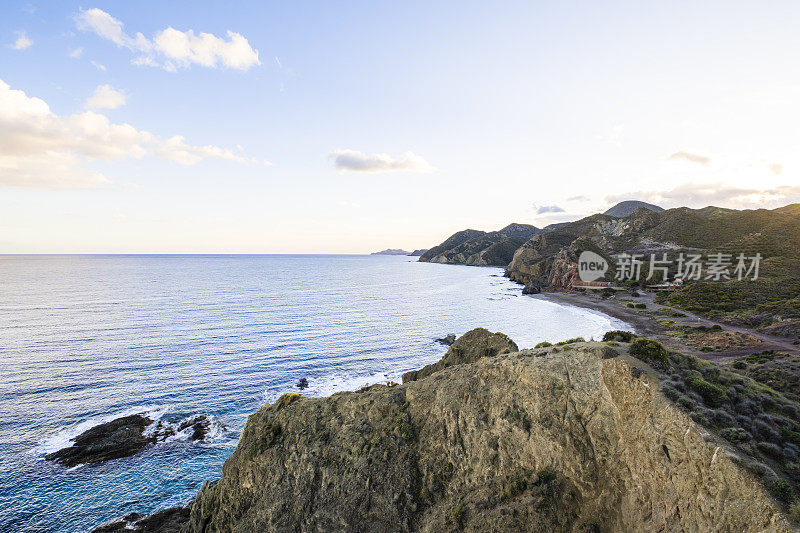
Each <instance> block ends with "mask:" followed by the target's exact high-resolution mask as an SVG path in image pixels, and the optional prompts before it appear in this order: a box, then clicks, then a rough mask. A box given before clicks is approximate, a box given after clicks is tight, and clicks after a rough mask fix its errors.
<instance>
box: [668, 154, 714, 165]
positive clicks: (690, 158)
mask: <svg viewBox="0 0 800 533" xmlns="http://www.w3.org/2000/svg"><path fill="white" fill-rule="evenodd" d="M667 159H668V160H669V161H683V162H685V163H694V164H696V165H703V166H704V167H707V166H708V165H710V164H711V158H710V157H708V156H704V155H700V154H693V153H692V152H685V151H680V152H675V153H674V154H671V155H670V156H669V157H668V158H667Z"/></svg>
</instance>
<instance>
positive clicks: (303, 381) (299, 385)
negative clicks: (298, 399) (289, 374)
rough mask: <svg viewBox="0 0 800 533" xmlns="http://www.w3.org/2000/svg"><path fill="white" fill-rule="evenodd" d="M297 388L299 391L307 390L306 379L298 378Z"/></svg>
mask: <svg viewBox="0 0 800 533" xmlns="http://www.w3.org/2000/svg"><path fill="white" fill-rule="evenodd" d="M297 388H298V389H300V390H303V389H307V388H308V379H306V378H300V381H298V382H297Z"/></svg>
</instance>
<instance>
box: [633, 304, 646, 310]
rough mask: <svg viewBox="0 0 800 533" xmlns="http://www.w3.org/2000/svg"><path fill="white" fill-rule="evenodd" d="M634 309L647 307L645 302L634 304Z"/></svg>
mask: <svg viewBox="0 0 800 533" xmlns="http://www.w3.org/2000/svg"><path fill="white" fill-rule="evenodd" d="M634 307H635V308H636V309H647V304H635V305H634Z"/></svg>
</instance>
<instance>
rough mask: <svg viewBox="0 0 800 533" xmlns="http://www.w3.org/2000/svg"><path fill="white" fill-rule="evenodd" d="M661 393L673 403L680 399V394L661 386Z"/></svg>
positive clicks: (670, 388)
mask: <svg viewBox="0 0 800 533" xmlns="http://www.w3.org/2000/svg"><path fill="white" fill-rule="evenodd" d="M661 392H662V393H664V396H666V397H667V398H668V399H670V400H672V401H673V402H677V401H678V398H680V397H681V393H680V392H678V391H676V390H675V389H673V388H672V387H667V386H663V387H661Z"/></svg>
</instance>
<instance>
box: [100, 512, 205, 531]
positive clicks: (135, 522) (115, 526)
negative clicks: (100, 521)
mask: <svg viewBox="0 0 800 533" xmlns="http://www.w3.org/2000/svg"><path fill="white" fill-rule="evenodd" d="M189 511H190V508H189V507H171V508H169V509H164V510H162V511H158V512H157V513H155V514H152V515H150V516H142V515H140V514H139V513H130V514H127V515H125V516H123V517H122V518H121V519H120V520H117V521H115V522H111V523H110V524H105V525H102V526H100V527H98V528H96V529H95V530H94V531H93V532H92V533H113V532H116V531H126V532H127V531H134V532H140V533H178V532H179V531H180V530H181V528H182V527H183V526H184V525H185V524H187V523H188V522H189Z"/></svg>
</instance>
